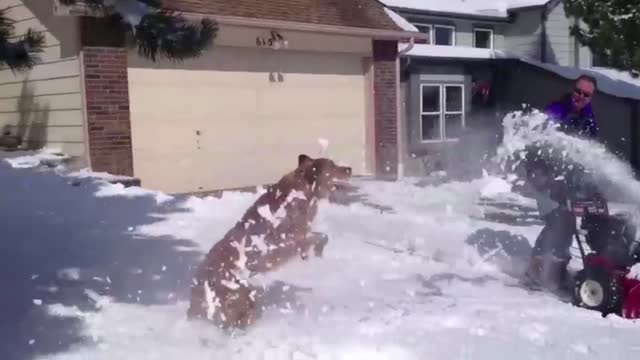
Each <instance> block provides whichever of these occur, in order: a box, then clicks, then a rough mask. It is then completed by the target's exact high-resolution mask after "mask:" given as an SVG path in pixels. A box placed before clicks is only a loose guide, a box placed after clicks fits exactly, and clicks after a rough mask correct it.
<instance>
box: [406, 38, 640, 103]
mask: <svg viewBox="0 0 640 360" xmlns="http://www.w3.org/2000/svg"><path fill="white" fill-rule="evenodd" d="M407 46H409V45H407V44H405V43H400V44H398V50H399V51H400V50H403V49H406V47H407ZM404 56H405V57H418V58H432V59H433V58H447V59H464V60H474V59H475V60H477V59H486V60H490V59H514V60H519V61H521V62H523V63H527V64H530V65H533V66H537V67H539V68H541V69H545V70H547V71H550V72H552V73H554V74H556V75H558V76H561V77H563V78H565V79H571V80H574V79H576V78H577V77H578V76H580V75H582V74H587V75H591V76H593V77H594V78H595V79H596V81H598V91H601V92H603V93H606V94H609V95H613V96H616V97H619V98H628V99H634V100H640V77H633V76H632V75H631V74H630V73H629V72H628V71H620V70H615V69H610V68H582V67H573V66H563V65H556V64H550V63H542V62H539V61H535V60H532V59H527V58H522V57H519V56H517V55H515V54H512V53H509V52H507V51H501V50H492V49H480V48H473V47H466V46H445V45H428V44H415V45H414V46H413V47H412V48H411V49H410V50H409V51H408V52H407V53H406V54H404Z"/></svg>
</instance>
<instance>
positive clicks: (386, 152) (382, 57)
mask: <svg viewBox="0 0 640 360" xmlns="http://www.w3.org/2000/svg"><path fill="white" fill-rule="evenodd" d="M397 55H398V43H397V41H388V40H374V42H373V100H374V124H375V126H374V127H375V130H374V131H375V152H376V175H378V176H380V177H384V178H395V177H396V176H397V174H398V138H397V113H398V102H397V97H398V94H397V88H396V76H397V73H396V57H397Z"/></svg>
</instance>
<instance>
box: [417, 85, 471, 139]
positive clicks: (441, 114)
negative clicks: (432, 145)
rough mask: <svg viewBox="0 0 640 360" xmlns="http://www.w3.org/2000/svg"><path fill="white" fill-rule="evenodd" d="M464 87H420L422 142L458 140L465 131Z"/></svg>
mask: <svg viewBox="0 0 640 360" xmlns="http://www.w3.org/2000/svg"><path fill="white" fill-rule="evenodd" d="M464 126H465V118H464V85H462V84H421V85H420V140H421V141H422V142H437V141H451V140H457V139H458V137H459V136H460V132H461V131H462V129H464Z"/></svg>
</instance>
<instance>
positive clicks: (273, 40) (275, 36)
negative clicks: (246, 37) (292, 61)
mask: <svg viewBox="0 0 640 360" xmlns="http://www.w3.org/2000/svg"><path fill="white" fill-rule="evenodd" d="M284 42H285V40H284V37H283V36H282V35H280V33H279V32H277V31H275V30H271V32H270V36H269V37H265V36H257V37H256V45H258V46H259V47H274V46H275V47H281V46H282V44H283V43H284Z"/></svg>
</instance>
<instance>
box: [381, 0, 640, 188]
mask: <svg viewBox="0 0 640 360" xmlns="http://www.w3.org/2000/svg"><path fill="white" fill-rule="evenodd" d="M382 2H383V3H384V4H385V5H387V6H388V7H389V8H390V9H391V10H393V12H394V13H395V14H396V15H397V16H396V17H394V20H395V21H396V23H397V24H398V25H399V26H401V27H403V28H404V29H407V30H418V31H420V32H422V33H424V34H426V35H428V37H427V39H426V40H424V41H417V42H415V43H414V44H411V43H409V44H407V43H406V42H405V43H401V44H400V45H399V47H400V49H407V50H406V53H405V54H404V55H403V56H402V61H401V82H402V87H401V91H403V98H404V100H405V101H404V103H403V106H404V112H403V113H404V114H405V119H404V121H402V122H401V127H403V130H402V132H403V134H404V135H403V136H401V137H400V148H401V153H404V154H405V156H404V158H402V159H401V164H400V169H401V170H402V171H403V173H404V174H405V175H420V174H425V173H428V172H431V171H433V170H438V169H444V170H450V171H452V172H458V173H466V174H461V176H465V175H469V174H468V173H469V172H470V173H471V175H473V176H476V175H477V174H478V173H479V172H480V171H481V166H482V159H483V157H484V156H486V154H487V153H490V151H491V149H492V147H493V146H495V143H496V141H498V140H499V139H497V137H496V135H497V136H498V137H499V133H500V126H501V124H500V121H501V120H502V117H503V115H504V114H505V113H507V112H509V111H512V110H518V109H520V108H521V106H522V104H523V103H528V104H530V105H532V106H534V107H537V108H542V107H544V106H545V104H546V103H548V102H549V101H551V100H553V99H555V98H557V97H559V96H561V95H562V94H563V93H564V92H566V91H568V90H569V89H570V87H571V84H572V81H573V79H575V78H576V77H577V76H578V75H579V74H580V73H588V74H590V75H593V76H595V77H596V79H597V80H598V83H599V90H600V91H599V93H598V95H597V96H596V97H595V98H594V111H595V113H596V117H597V118H598V119H599V122H600V125H601V137H602V139H603V140H604V141H605V142H606V144H607V145H608V146H609V147H610V149H611V150H612V151H614V152H615V153H617V154H619V155H620V156H622V157H623V158H625V159H627V160H629V161H630V162H631V164H632V165H633V166H634V167H635V168H638V167H639V165H640V164H639V161H638V160H639V159H640V157H639V156H640V142H639V141H638V129H637V125H636V124H637V121H638V120H640V119H638V114H640V113H638V100H639V99H640V97H639V96H638V95H640V91H639V90H640V81H637V80H635V79H632V78H631V77H630V76H626V77H625V75H624V74H622V73H620V72H617V71H615V70H611V69H605V68H601V66H603V65H606V64H603V63H602V62H601V61H599V60H598V59H596V58H594V57H593V56H592V54H591V52H590V51H589V49H588V48H586V47H584V46H581V45H580V44H579V43H578V42H577V41H576V39H575V38H574V37H573V36H571V35H570V33H569V26H570V25H571V24H574V23H575V20H574V19H572V18H569V17H567V15H566V14H565V12H564V7H563V4H562V1H559V0H550V1H548V0H501V1H493V0H446V1H442V0H420V1H418V0H382Z"/></svg>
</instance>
